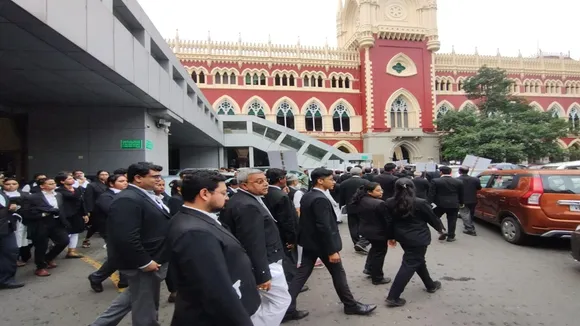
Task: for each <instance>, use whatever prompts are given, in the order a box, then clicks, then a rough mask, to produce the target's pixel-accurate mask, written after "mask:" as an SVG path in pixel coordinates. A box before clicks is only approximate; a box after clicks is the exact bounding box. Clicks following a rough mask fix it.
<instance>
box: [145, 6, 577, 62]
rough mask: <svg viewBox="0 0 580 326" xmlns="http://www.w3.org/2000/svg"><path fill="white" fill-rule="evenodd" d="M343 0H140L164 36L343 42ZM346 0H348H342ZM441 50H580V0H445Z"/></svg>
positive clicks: (513, 53)
mask: <svg viewBox="0 0 580 326" xmlns="http://www.w3.org/2000/svg"><path fill="white" fill-rule="evenodd" d="M338 1H339V0H138V2H139V3H140V4H141V6H143V8H144V9H145V11H146V12H147V14H148V15H149V17H150V18H151V20H152V21H153V23H154V24H155V26H156V27H157V29H158V30H159V31H160V32H161V34H162V35H163V36H164V37H165V38H173V37H174V36H175V30H176V29H179V35H180V38H181V39H206V38H207V34H208V31H211V37H212V39H213V40H216V41H237V40H238V35H239V34H240V33H241V35H242V40H244V41H245V42H260V43H264V42H267V40H268V35H271V38H272V42H273V43H283V44H295V43H296V41H297V39H298V37H300V41H301V44H303V45H324V43H325V41H326V40H328V43H329V45H331V46H335V45H336V7H337V4H338ZM343 1H344V0H343ZM438 8H439V10H438V20H439V39H440V41H441V50H440V52H451V47H452V45H455V50H456V52H457V53H474V51H475V47H476V46H477V47H478V51H479V53H480V54H493V55H495V54H496V53H497V49H498V48H499V49H500V53H501V54H502V55H509V56H516V55H517V54H518V49H520V50H521V52H522V54H523V55H524V56H532V55H534V54H535V53H536V52H537V49H538V45H539V48H540V49H542V50H543V51H544V52H556V53H560V52H563V53H567V52H568V51H571V54H572V57H574V58H576V59H578V58H579V57H580V42H578V40H577V39H576V38H575V37H574V35H576V34H577V33H578V30H579V29H578V23H579V21H580V20H579V16H578V15H579V14H580V0H550V1H539V0H439V1H438Z"/></svg>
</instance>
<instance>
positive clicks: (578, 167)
mask: <svg viewBox="0 0 580 326" xmlns="http://www.w3.org/2000/svg"><path fill="white" fill-rule="evenodd" d="M566 170H580V165H568V166H567V167H566Z"/></svg>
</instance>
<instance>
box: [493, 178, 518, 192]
mask: <svg viewBox="0 0 580 326" xmlns="http://www.w3.org/2000/svg"><path fill="white" fill-rule="evenodd" d="M513 180H514V176H513V175H496V176H494V178H493V180H492V181H491V188H493V189H508V188H509V187H510V186H511V184H512V181H513Z"/></svg>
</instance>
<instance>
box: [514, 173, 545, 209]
mask: <svg viewBox="0 0 580 326" xmlns="http://www.w3.org/2000/svg"><path fill="white" fill-rule="evenodd" d="M543 193H544V185H543V184H542V179H541V178H540V177H533V178H532V180H531V183H530V190H529V191H528V192H526V194H525V195H523V196H522V198H520V201H521V203H522V204H523V205H532V206H540V198H541V197H542V194H543Z"/></svg>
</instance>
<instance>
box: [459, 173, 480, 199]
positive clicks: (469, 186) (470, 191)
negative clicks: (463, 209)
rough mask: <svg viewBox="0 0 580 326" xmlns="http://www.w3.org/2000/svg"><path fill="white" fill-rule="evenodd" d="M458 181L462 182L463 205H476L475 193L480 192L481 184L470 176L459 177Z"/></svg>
mask: <svg viewBox="0 0 580 326" xmlns="http://www.w3.org/2000/svg"><path fill="white" fill-rule="evenodd" d="M457 179H458V180H461V181H463V203H464V204H471V205H473V204H477V191H478V190H481V182H479V179H478V178H476V177H472V176H470V175H460V176H459V177H458V178H457Z"/></svg>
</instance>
